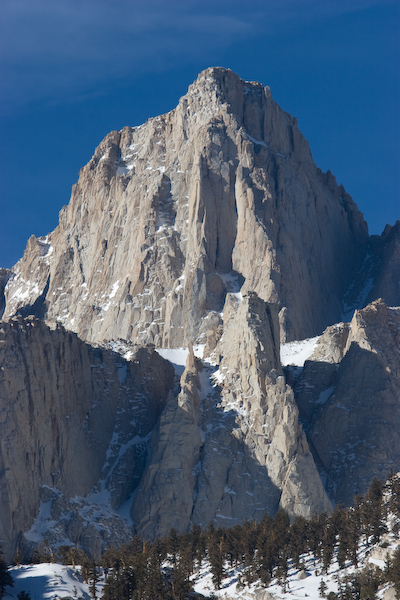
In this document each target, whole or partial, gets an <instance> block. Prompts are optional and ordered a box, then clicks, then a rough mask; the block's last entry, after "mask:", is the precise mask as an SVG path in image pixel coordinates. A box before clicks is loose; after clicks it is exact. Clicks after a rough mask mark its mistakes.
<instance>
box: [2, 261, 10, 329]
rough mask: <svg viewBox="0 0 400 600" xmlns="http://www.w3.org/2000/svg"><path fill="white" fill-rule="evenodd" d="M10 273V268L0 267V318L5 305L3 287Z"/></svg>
mask: <svg viewBox="0 0 400 600" xmlns="http://www.w3.org/2000/svg"><path fill="white" fill-rule="evenodd" d="M10 275H11V271H10V269H0V319H1V317H2V316H3V313H4V309H5V307H6V299H5V296H4V288H5V287H6V284H7V281H8V280H9V278H10Z"/></svg>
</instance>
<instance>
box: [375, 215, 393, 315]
mask: <svg viewBox="0 0 400 600" xmlns="http://www.w3.org/2000/svg"><path fill="white" fill-rule="evenodd" d="M373 241H374V242H375V245H376V246H377V249H376V251H375V254H377V255H378V257H379V270H378V273H377V276H376V278H375V280H374V285H373V288H372V290H371V293H370V295H369V296H368V301H369V302H372V301H373V300H376V299H378V298H383V299H384V300H385V302H386V304H387V305H388V306H400V221H397V222H396V224H395V225H394V226H393V227H390V225H387V226H386V228H385V231H384V232H383V234H382V237H381V238H378V239H374V240H373Z"/></svg>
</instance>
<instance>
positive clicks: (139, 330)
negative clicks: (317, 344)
mask: <svg viewBox="0 0 400 600" xmlns="http://www.w3.org/2000/svg"><path fill="white" fill-rule="evenodd" d="M367 237H368V235H367V227H366V224H365V222H364V220H363V218H362V215H361V213H359V211H358V210H357V207H356V206H355V204H354V203H353V201H352V199H351V198H350V196H349V195H348V194H346V192H345V191H344V189H343V188H342V187H338V186H337V184H336V181H335V179H334V177H333V176H332V175H331V174H330V173H329V172H328V173H327V174H323V173H321V171H319V170H318V169H317V168H316V167H315V165H314V162H313V160H312V156H311V153H310V150H309V147H308V143H307V142H306V140H305V139H304V138H303V136H302V135H301V133H300V131H299V129H298V126H297V122H296V119H294V118H292V117H291V116H290V115H288V114H287V113H285V112H283V111H282V110H281V109H280V108H279V106H278V105H277V104H276V103H275V102H274V101H273V99H272V97H271V93H270V91H269V88H263V87H262V86H261V85H260V84H258V83H254V82H245V81H243V80H241V79H240V78H239V77H238V76H237V75H235V74H234V73H232V72H231V71H229V70H227V69H222V68H212V69H207V70H206V71H204V72H203V73H201V74H200V75H199V78H198V79H197V80H196V81H195V82H194V83H193V85H191V86H190V87H189V90H188V93H187V95H186V96H184V97H183V98H181V100H180V101H179V104H178V106H177V108H176V109H175V110H173V111H172V112H171V113H168V114H166V115H162V116H160V117H156V118H155V119H151V120H149V121H148V122H147V123H145V124H144V125H142V126H140V127H135V128H129V127H125V128H124V129H123V130H122V131H120V132H112V133H110V134H109V135H108V136H107V137H106V138H105V139H104V140H103V142H102V143H101V144H100V146H99V147H98V148H97V149H96V151H95V154H94V156H93V158H92V160H91V161H90V162H89V163H88V164H87V165H86V166H85V167H84V168H83V169H82V170H81V173H80V177H79V181H78V183H77V184H76V185H75V186H74V188H73V191H72V196H71V201H70V203H69V205H68V207H64V208H63V209H62V211H61V213H60V223H59V226H58V227H57V229H56V230H55V231H54V232H53V233H52V234H50V235H48V236H47V237H46V238H39V239H36V238H35V237H34V236H32V237H31V238H30V240H29V242H28V245H27V248H26V251H25V253H24V257H23V258H22V259H21V260H20V261H19V262H18V263H17V265H16V266H15V268H14V269H13V277H12V279H11V280H10V281H9V283H8V285H7V288H6V301H7V306H6V310H5V317H6V318H9V317H10V316H11V315H13V314H16V313H17V312H18V311H19V313H20V314H23V315H24V316H26V315H27V314H34V315H36V316H39V317H40V318H44V319H45V320H46V321H47V322H48V323H55V322H61V323H62V324H63V325H65V327H66V328H67V329H70V330H72V331H75V332H76V333H77V334H78V335H79V336H80V337H81V338H82V339H84V340H88V341H90V342H102V341H103V340H107V339H109V340H111V339H117V338H119V337H120V338H123V339H126V340H133V341H135V342H137V343H148V342H151V343H155V344H156V345H157V346H159V347H161V346H162V347H177V346H182V345H187V342H188V341H192V340H195V339H196V338H198V337H199V336H201V334H202V333H204V332H203V331H202V321H203V319H204V317H205V316H206V315H207V314H209V312H210V311H220V310H221V308H222V306H223V303H224V300H225V295H226V293H227V291H229V286H227V280H226V277H225V276H226V275H227V274H231V273H232V272H233V274H234V275H235V274H239V276H240V277H239V281H240V285H242V287H243V289H242V292H243V293H247V292H248V291H254V292H256V293H257V295H258V296H259V297H260V298H261V299H263V300H264V301H267V302H274V303H277V304H278V307H279V311H280V323H281V335H282V338H283V339H285V338H288V339H298V338H304V337H306V336H310V335H314V334H316V333H320V332H321V331H322V330H323V329H324V328H325V327H326V326H327V325H328V324H331V323H334V322H336V321H337V320H339V318H340V315H341V300H342V296H343V294H344V292H345V291H346V289H347V288H348V286H349V283H350V281H351V279H352V276H353V275H354V273H355V271H356V270H357V268H358V267H359V264H360V262H361V260H362V259H363V257H364V254H365V248H366V243H367ZM71 306H73V307H74V310H71ZM311 306H312V307H313V310H310V307H311ZM21 311H22V312H21Z"/></svg>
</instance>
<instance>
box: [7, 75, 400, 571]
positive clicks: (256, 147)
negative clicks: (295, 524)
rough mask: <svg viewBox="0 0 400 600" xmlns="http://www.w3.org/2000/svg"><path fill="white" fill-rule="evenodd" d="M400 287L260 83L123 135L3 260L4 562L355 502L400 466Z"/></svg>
mask: <svg viewBox="0 0 400 600" xmlns="http://www.w3.org/2000/svg"><path fill="white" fill-rule="evenodd" d="M399 281H400V222H397V223H396V224H395V225H394V226H392V227H391V226H390V225H388V226H387V227H386V228H385V231H384V232H383V234H382V236H369V235H368V228H367V225H366V223H365V221H364V219H363V216H362V214H361V213H360V211H359V210H358V208H357V206H356V204H355V203H354V202H353V200H352V198H351V197H350V196H349V194H348V193H347V192H346V191H345V189H344V188H343V186H339V185H338V184H337V183H336V180H335V177H334V176H333V175H332V173H330V171H328V172H327V173H323V172H322V171H321V170H320V169H318V168H317V167H316V166H315V164H314V161H313V158H312V155H311V152H310V148H309V145H308V143H307V141H306V140H305V139H304V137H303V136H302V134H301V133H300V131H299V128H298V125H297V120H296V118H294V117H291V116H290V115H289V114H288V113H286V112H284V111H283V110H282V109H281V108H280V107H279V106H278V105H277V104H276V103H275V102H274V100H273V99H272V96H271V92H270V90H269V88H268V87H263V86H262V85H261V84H259V83H256V82H248V81H243V80H242V79H240V78H239V77H238V76H237V75H236V74H235V73H233V72H232V71H230V70H229V69H224V68H220V67H217V68H210V69H207V70H206V71H204V72H202V73H201V74H200V75H199V77H198V79H197V80H196V81H195V82H194V83H193V84H192V85H191V86H190V87H189V89H188V92H187V94H186V95H185V96H184V97H183V98H181V99H180V101H179V103H178V106H177V107H176V108H175V109H174V110H173V111H171V112H170V113H168V114H165V115H161V116H159V117H156V118H153V119H150V120H149V121H147V122H146V123H145V124H143V125H141V126H139V127H133V128H132V127H124V129H122V130H121V131H113V132H111V133H109V134H108V135H107V136H106V137H105V138H104V140H103V141H102V142H101V143H100V145H99V146H98V148H97V149H96V150H95V153H94V155H93V157H92V159H91V160H90V161H89V163H88V164H87V165H86V166H85V167H83V168H82V169H81V171H80V175H79V180H78V182H77V183H76V184H75V185H74V186H73V189H72V195H71V200H70V202H69V204H68V206H65V207H63V208H62V210H61V212H60V219H59V225H58V227H57V228H56V229H55V230H54V231H53V232H51V233H49V234H47V235H46V236H43V237H40V238H36V237H35V236H32V237H31V238H30V239H29V240H28V243H27V246H26V250H25V252H24V255H23V257H22V258H21V259H20V260H19V261H18V262H17V264H16V265H15V266H14V267H13V268H12V269H11V270H7V269H2V270H0V315H2V320H1V323H0V365H1V370H0V423H1V436H0V540H2V541H1V544H2V546H3V551H4V554H5V556H6V558H7V559H8V560H11V559H12V558H13V556H14V555H15V553H16V551H17V550H18V552H19V553H21V554H22V555H23V556H26V557H29V556H31V555H32V553H33V552H34V550H35V548H37V547H38V545H40V544H41V543H42V542H43V540H46V544H48V545H49V546H51V547H52V548H57V547H58V546H61V545H74V546H75V545H78V546H79V547H80V548H82V549H84V550H85V551H86V552H87V553H88V554H89V555H92V556H98V555H99V554H100V553H101V552H103V551H104V550H105V549H107V548H108V547H109V546H110V545H111V544H114V545H116V546H121V545H122V544H124V543H127V542H128V541H129V540H130V539H132V537H133V536H134V535H135V534H138V535H140V536H141V538H143V539H150V540H155V539H157V538H158V537H160V536H164V535H167V534H168V533H169V532H170V530H171V528H174V529H176V530H177V532H178V533H184V532H187V531H189V530H190V529H191V528H193V526H194V525H199V526H201V527H202V528H206V527H207V526H208V525H209V524H210V523H211V522H212V523H214V525H215V526H216V527H224V528H229V527H231V526H234V525H237V524H243V523H244V522H245V521H246V520H255V521H258V522H260V521H261V519H262V518H263V516H264V515H265V513H267V514H268V515H270V516H271V517H272V516H273V515H275V514H276V513H277V511H278V510H279V509H280V508H282V509H285V510H286V511H287V513H288V514H289V517H290V518H292V519H294V518H295V517H296V516H300V517H305V518H306V519H309V518H311V517H312V515H314V514H317V513H321V512H327V513H330V512H331V511H332V510H333V508H334V506H335V505H336V504H337V503H343V504H345V505H347V506H349V505H351V504H352V502H353V497H354V495H355V494H364V493H365V492H366V491H367V489H368V487H369V485H370V483H371V481H372V479H373V478H374V477H377V478H378V479H380V480H382V481H383V480H386V478H387V476H388V474H389V472H390V471H391V470H392V471H397V470H399V469H400V352H399V345H400V287H399Z"/></svg>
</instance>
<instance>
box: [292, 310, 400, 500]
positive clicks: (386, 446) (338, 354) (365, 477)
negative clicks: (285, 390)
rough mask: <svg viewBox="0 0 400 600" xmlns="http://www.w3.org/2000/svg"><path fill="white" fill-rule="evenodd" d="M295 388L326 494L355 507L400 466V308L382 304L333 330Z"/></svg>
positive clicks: (332, 328) (312, 357)
mask: <svg viewBox="0 0 400 600" xmlns="http://www.w3.org/2000/svg"><path fill="white" fill-rule="evenodd" d="M294 390H295V396H296V400H297V402H298V405H299V408H300V414H301V416H302V420H303V422H304V426H305V428H306V430H307V436H308V439H309V441H310V444H311V448H312V449H313V451H314V455H315V458H316V461H317V464H318V465H319V467H320V469H321V471H322V472H324V474H325V476H326V488H327V491H328V493H329V495H330V496H331V498H332V499H333V500H335V502H342V503H345V504H351V503H352V501H353V497H354V495H355V494H359V493H365V492H366V490H367V489H368V486H369V483H370V481H371V480H372V479H373V477H378V478H380V479H385V477H386V476H387V474H388V473H389V472H390V470H391V468H393V469H394V470H398V469H399V467H400V433H399V432H400V309H399V308H388V307H387V306H386V304H385V303H384V302H382V300H377V301H375V302H373V303H372V304H370V305H368V306H367V307H366V308H364V309H363V310H360V311H356V313H355V315H354V317H353V319H352V321H351V323H346V324H344V323H342V324H338V325H337V326H335V327H330V328H328V329H327V331H326V332H325V333H324V335H323V336H322V337H321V338H320V340H319V342H318V344H317V346H316V349H315V351H314V353H313V354H312V355H311V356H310V358H309V361H308V362H306V363H305V366H304V369H303V372H302V374H301V376H300V377H299V378H298V379H297V381H296V383H295V385H294Z"/></svg>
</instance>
